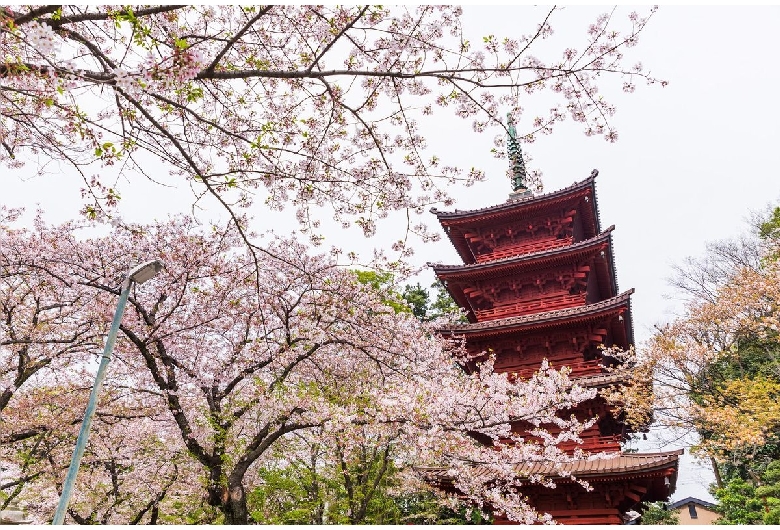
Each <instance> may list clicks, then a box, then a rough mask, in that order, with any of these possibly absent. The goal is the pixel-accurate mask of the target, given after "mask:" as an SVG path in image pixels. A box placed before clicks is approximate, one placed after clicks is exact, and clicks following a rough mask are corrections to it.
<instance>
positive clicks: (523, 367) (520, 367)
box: [494, 354, 604, 379]
mask: <svg viewBox="0 0 780 530" xmlns="http://www.w3.org/2000/svg"><path fill="white" fill-rule="evenodd" d="M575 355H576V356H577V357H576V358H573V359H566V358H561V357H556V358H555V362H554V363H553V364H552V366H551V368H553V369H554V370H560V369H561V368H563V367H564V366H565V367H566V368H569V369H570V370H571V372H570V373H569V377H570V378H576V377H582V376H589V375H600V374H603V373H604V367H603V364H602V363H603V361H602V359H592V360H589V361H586V360H583V359H582V355H581V354H575ZM494 369H495V371H496V373H511V374H512V377H515V378H520V379H530V378H531V376H533V375H534V373H536V372H537V371H538V370H539V359H534V360H531V361H530V362H524V363H522V364H521V363H518V364H514V365H508V364H504V363H501V364H500V365H499V362H498V361H497V362H496V364H495V365H494Z"/></svg>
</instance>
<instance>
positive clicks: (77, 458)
mask: <svg viewBox="0 0 780 530" xmlns="http://www.w3.org/2000/svg"><path fill="white" fill-rule="evenodd" d="M162 269H163V264H162V262H161V261H159V260H153V261H148V262H146V263H142V264H140V265H138V266H137V267H133V268H132V269H130V270H129V271H128V272H127V275H126V276H125V278H124V280H123V281H122V290H121V293H120V294H119V303H118V304H117V306H116V312H115V313H114V320H113V322H111V330H110V331H109V332H108V337H106V347H105V348H104V349H103V358H102V359H101V360H100V366H99V367H98V371H97V374H95V383H94V384H93V385H92V392H91V393H90V395H89V403H88V404H87V410H86V412H85V413H84V421H82V422H81V429H80V430H79V437H78V440H76V448H75V449H74V450H73V457H72V458H71V460H70V467H69V468H68V476H67V477H65V483H64V484H63V485H62V495H60V502H59V504H57V511H56V512H55V513H54V519H53V520H52V523H51V524H63V523H64V521H65V512H66V511H67V509H68V502H70V497H71V495H72V494H73V484H74V483H75V482H76V475H78V472H79V464H80V463H81V457H82V456H84V449H85V448H86V446H87V438H89V428H90V426H91V425H92V417H93V416H94V415H95V408H96V407H97V397H98V393H100V388H101V386H103V379H105V377H106V369H107V368H108V363H109V362H110V361H111V351H112V350H113V349H114V342H116V335H117V332H118V331H119V324H121V322H122V315H123V314H124V312H125V305H126V304H127V297H128V295H129V294H130V287H131V286H132V285H133V284H134V283H137V284H139V285H140V284H142V283H144V282H145V281H147V280H150V279H152V278H154V277H155V276H156V275H157V273H158V272H160V271H161V270H162Z"/></svg>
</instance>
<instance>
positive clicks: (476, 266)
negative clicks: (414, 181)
mask: <svg viewBox="0 0 780 530" xmlns="http://www.w3.org/2000/svg"><path fill="white" fill-rule="evenodd" d="M614 229H615V225H612V226H610V227H609V228H607V229H606V230H604V231H603V232H602V233H600V234H599V235H597V236H596V237H592V238H590V239H586V240H584V241H580V242H578V243H573V244H571V245H567V246H565V247H556V248H553V249H549V250H540V251H538V252H533V253H530V254H521V255H519V256H511V257H508V258H501V259H495V260H492V261H483V262H480V263H467V264H465V265H442V264H439V263H427V265H428V266H429V267H431V268H432V269H433V271H434V272H435V273H436V276H438V277H439V278H440V279H442V280H448V279H451V278H452V279H454V278H474V277H482V276H494V275H496V273H497V274H498V275H503V274H507V273H511V272H515V271H517V270H520V269H521V268H523V269H524V268H526V267H528V266H531V267H534V268H536V267H547V266H551V265H556V264H558V263H566V262H569V261H571V260H574V259H579V258H581V257H582V256H584V255H587V254H589V253H591V252H595V251H596V250H598V248H599V247H602V246H603V245H607V246H608V247H609V249H610V252H609V255H610V265H611V267H610V268H611V269H612V281H613V285H615V288H617V278H616V276H615V273H614V270H615V267H614V264H613V263H612V261H613V260H612V231H613V230H614ZM614 294H615V293H613V295H614Z"/></svg>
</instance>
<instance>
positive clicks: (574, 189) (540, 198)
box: [430, 172, 601, 232]
mask: <svg viewBox="0 0 780 530" xmlns="http://www.w3.org/2000/svg"><path fill="white" fill-rule="evenodd" d="M596 174H598V173H597V172H594V174H591V176H590V177H588V178H586V179H585V180H582V181H579V182H575V183H574V184H572V185H571V186H568V187H566V188H563V189H560V190H556V191H553V192H550V193H543V194H541V195H536V196H528V197H521V198H517V199H509V200H507V201H506V202H504V203H502V204H497V205H495V206H487V207H484V208H477V209H475V210H455V211H452V212H444V211H439V210H438V209H437V208H431V210H430V212H431V213H432V214H434V215H436V217H437V218H438V219H439V221H440V222H442V224H445V221H461V220H473V219H491V220H493V221H495V220H496V219H500V218H503V217H510V216H514V215H516V214H517V213H518V211H522V210H537V209H542V208H544V207H547V206H550V205H551V204H555V203H559V202H566V201H568V200H570V199H572V198H574V197H576V196H580V195H581V196H585V195H590V196H592V197H593V209H594V210H595V212H596V231H597V232H600V231H601V229H600V228H599V226H600V223H599V218H598V208H597V207H596ZM446 224H451V223H446Z"/></svg>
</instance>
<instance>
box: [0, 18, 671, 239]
mask: <svg viewBox="0 0 780 530" xmlns="http://www.w3.org/2000/svg"><path fill="white" fill-rule="evenodd" d="M653 11H654V10H653ZM653 11H651V13H650V14H648V15H647V16H640V15H639V14H637V13H636V12H632V13H630V14H629V15H628V17H627V18H623V17H618V15H617V14H616V13H615V12H614V11H613V12H612V13H607V14H604V15H602V16H599V17H598V18H597V19H596V20H595V21H593V23H591V24H590V25H588V26H586V27H584V28H583V29H584V32H583V37H582V39H581V40H580V41H578V42H575V39H574V37H572V39H571V42H567V43H566V44H565V46H564V47H563V48H561V49H557V50H556V49H554V48H552V49H551V48H550V47H549V46H545V44H546V43H545V42H544V41H545V40H547V39H549V37H550V36H551V35H552V34H553V31H554V24H555V19H556V16H557V15H558V13H556V9H555V8H553V9H551V10H549V12H547V13H546V15H543V16H542V17H541V18H540V19H539V20H536V21H531V22H530V23H528V28H527V30H526V31H525V32H520V33H519V34H518V35H517V36H512V37H511V38H509V37H508V38H501V37H497V36H495V35H486V36H484V38H483V39H482V40H481V41H469V40H468V39H467V38H466V37H465V36H464V29H463V24H464V22H463V21H462V20H461V14H462V12H461V9H460V8H459V7H451V6H443V7H434V6H420V7H394V8H386V7H381V6H353V7H348V6H318V7H314V6H282V5H274V6H253V7H239V6H185V5H175V6H152V7H149V6H123V7H105V6H59V5H51V6H37V7H14V8H10V7H5V8H2V9H0V51H2V53H3V57H4V63H3V65H0V79H1V80H2V85H3V91H2V92H1V93H0V116H1V117H2V120H1V121H0V146H2V149H0V164H3V165H5V166H6V167H10V168H16V167H19V166H21V165H23V164H29V163H33V164H35V163H36V161H37V164H38V167H37V169H38V170H39V171H41V172H46V171H47V170H48V169H47V168H48V163H49V162H50V161H56V162H58V163H61V164H63V165H67V166H70V167H71V168H73V169H75V170H76V171H77V172H78V173H79V174H81V176H82V177H83V181H84V194H85V201H86V204H85V207H84V212H85V213H86V214H87V215H89V216H91V217H95V216H102V215H103V214H108V215H110V214H111V206H112V205H114V204H115V203H116V201H118V200H119V198H120V190H119V189H118V187H117V183H116V177H117V175H118V173H119V172H121V173H122V175H123V176H124V177H125V178H129V179H130V180H131V182H132V181H133V179H136V178H138V176H139V175H146V176H147V177H148V178H149V179H151V180H153V181H156V182H157V181H165V180H166V179H165V178H164V177H162V176H160V175H159V173H158V172H157V171H155V170H152V169H151V167H155V168H156V167H161V168H164V171H167V172H170V173H171V174H172V176H173V177H174V178H175V179H179V180H181V181H184V182H188V183H189V184H190V185H191V187H192V189H193V192H194V196H195V198H196V199H198V198H200V197H203V196H204V195H209V196H212V197H214V198H215V199H216V200H217V201H218V202H219V203H221V204H222V206H224V207H225V208H227V209H228V210H229V211H230V212H231V213H232V215H233V219H234V220H235V221H236V222H237V223H238V225H239V227H243V223H242V221H243V215H245V214H247V213H248V210H247V208H248V207H249V206H250V205H252V204H263V205H265V207H267V208H271V209H283V208H295V209H296V211H297V216H298V220H299V221H300V224H301V227H302V229H303V230H305V231H307V232H308V233H309V235H310V236H311V238H312V240H313V241H315V242H316V241H319V238H320V234H319V231H318V229H319V221H320V219H319V218H318V215H317V214H316V209H317V208H319V207H322V206H327V207H328V208H330V209H331V210H332V213H333V215H335V218H336V219H337V220H338V221H340V222H341V223H343V224H344V225H345V226H351V225H352V224H356V225H358V226H360V227H361V228H362V229H363V231H364V233H365V234H367V235H371V234H373V233H374V232H375V230H376V223H377V221H378V220H379V219H381V218H383V217H385V216H386V215H387V214H388V213H389V212H391V211H395V210H406V211H409V212H415V211H416V212H422V211H423V209H424V208H425V207H427V206H428V205H432V204H445V205H450V204H451V198H450V196H449V193H448V187H450V186H451V185H452V184H454V183H458V182H459V183H463V184H466V185H469V184H471V183H473V182H475V181H477V180H480V179H482V178H484V175H483V173H482V172H481V171H480V170H479V169H477V168H470V169H468V168H460V167H455V165H453V164H452V163H449V162H448V159H449V157H448V156H447V154H446V153H444V154H441V153H432V152H430V151H429V150H428V149H427V142H426V139H425V137H424V136H423V135H422V134H421V131H420V123H421V121H422V120H427V121H430V120H433V119H436V116H444V115H449V116H457V117H460V118H464V119H467V120H469V121H470V122H471V127H472V128H473V130H474V131H476V132H478V133H482V132H485V131H489V130H493V131H496V132H498V133H500V134H498V135H497V136H496V146H497V150H496V155H497V156H504V155H503V149H501V147H502V146H503V142H504V136H503V133H504V132H505V130H506V129H505V125H503V117H504V115H505V113H507V112H510V113H511V114H513V115H514V116H515V117H516V118H518V123H519V126H520V127H521V128H522V129H523V130H522V131H521V132H522V134H521V136H522V139H523V140H525V141H532V140H533V138H534V137H535V136H537V135H539V134H548V133H550V132H551V131H552V130H553V127H554V126H555V125H556V124H557V123H559V122H561V121H562V120H564V119H566V118H567V117H568V118H570V119H572V120H574V121H575V122H578V123H580V124H581V125H582V126H583V129H584V131H585V133H586V134H588V135H603V136H604V137H605V138H606V139H608V140H610V141H614V140H615V139H616V138H617V132H616V130H615V128H614V127H613V125H612V124H611V123H610V121H609V118H610V116H612V114H613V112H614V107H613V106H612V105H611V104H610V103H609V101H608V100H607V99H605V98H604V96H603V95H602V94H601V93H600V92H599V83H600V82H601V80H602V79H604V78H606V77H614V78H615V83H616V84H621V83H622V86H623V89H624V90H625V91H627V92H632V91H633V90H634V89H635V87H636V84H637V83H638V82H640V81H644V82H647V83H656V82H657V80H656V79H655V78H654V77H652V76H651V75H649V74H648V73H647V71H646V69H645V68H644V67H643V65H642V64H641V63H639V62H635V63H633V64H624V63H625V62H626V61H627V60H626V59H625V58H624V52H625V50H626V49H627V48H630V47H632V46H635V45H636V44H637V43H638V39H639V35H640V34H641V32H642V31H643V29H644V28H645V25H646V23H647V21H648V19H649V17H650V15H652V12H653ZM620 19H622V20H623V21H621V20H620ZM567 40H568V39H567ZM659 83H660V82H659ZM663 84H665V83H663ZM542 90H545V91H547V93H548V94H550V95H551V97H553V98H554V99H555V100H556V101H557V102H556V103H555V104H554V105H553V106H552V107H550V106H549V105H548V104H546V103H545V105H544V107H545V108H547V109H549V111H547V112H539V110H538V109H534V106H533V105H532V104H531V102H532V101H533V99H532V96H533V95H534V94H536V93H538V92H540V91H542ZM150 161H152V165H150ZM530 177H532V176H529V178H530ZM407 228H408V229H409V230H411V231H413V232H416V233H417V234H419V235H420V236H422V237H423V238H428V237H434V236H433V235H432V234H428V233H427V231H426V230H425V227H424V226H423V225H422V224H418V223H415V222H413V221H411V220H410V223H409V226H408V227H407ZM240 230H242V232H241V233H242V235H243V237H244V238H245V239H247V242H249V239H250V238H249V236H248V234H247V233H246V232H243V229H242V228H240ZM404 241H405V238H400V239H399V240H398V242H397V246H399V247H403V248H405V249H408V248H409V247H408V245H407V244H406V243H404Z"/></svg>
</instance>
